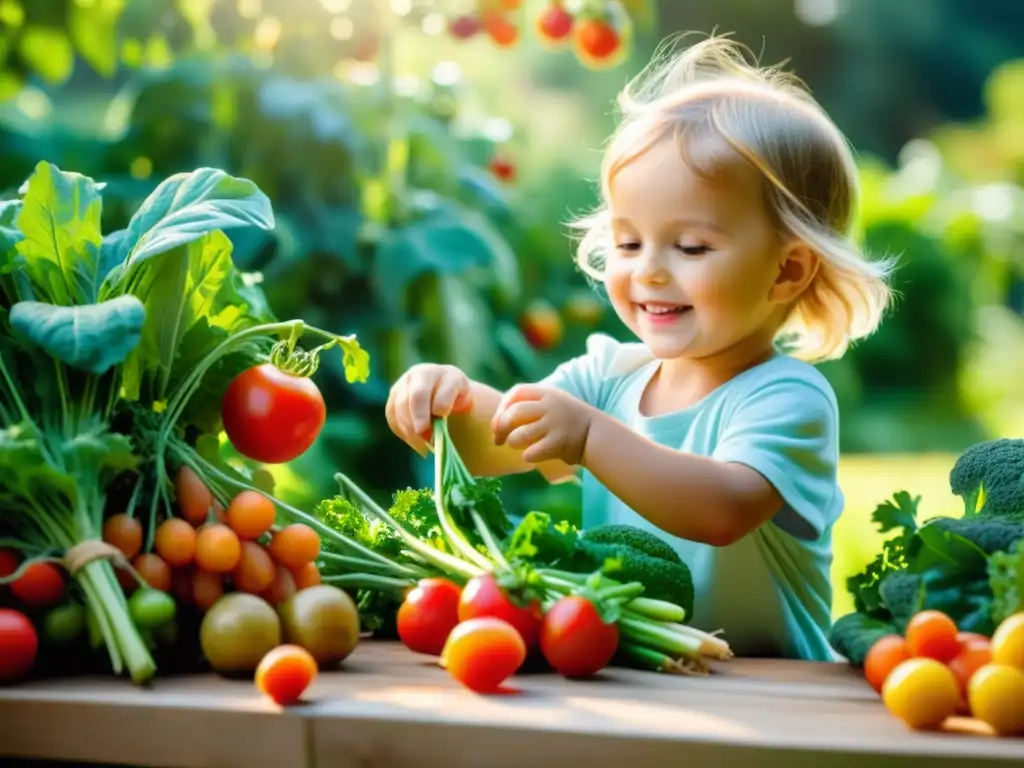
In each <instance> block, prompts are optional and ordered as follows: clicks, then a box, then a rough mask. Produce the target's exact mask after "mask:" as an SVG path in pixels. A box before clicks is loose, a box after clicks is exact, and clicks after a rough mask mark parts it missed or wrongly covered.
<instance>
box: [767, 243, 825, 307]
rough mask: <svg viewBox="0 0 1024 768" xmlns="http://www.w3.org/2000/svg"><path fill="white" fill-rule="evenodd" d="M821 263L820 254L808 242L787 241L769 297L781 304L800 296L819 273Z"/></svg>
mask: <svg viewBox="0 0 1024 768" xmlns="http://www.w3.org/2000/svg"><path fill="white" fill-rule="evenodd" d="M819 264H820V259H819V257H818V254H817V253H816V252H815V251H814V249H812V248H811V247H809V246H808V245H807V244H806V243H803V242H800V241H799V240H797V241H793V242H790V243H787V244H786V245H784V246H783V249H782V253H781V254H780V259H779V274H778V275H777V276H776V278H775V283H774V284H773V285H772V289H771V292H770V293H769V296H768V298H769V299H770V300H771V301H777V302H779V303H781V304H786V303H788V302H791V301H793V300H794V299H796V298H798V297H799V296H800V294H802V293H803V292H804V291H805V290H806V289H807V286H808V285H810V284H811V280H813V279H814V276H815V275H816V274H817V273H818V265H819Z"/></svg>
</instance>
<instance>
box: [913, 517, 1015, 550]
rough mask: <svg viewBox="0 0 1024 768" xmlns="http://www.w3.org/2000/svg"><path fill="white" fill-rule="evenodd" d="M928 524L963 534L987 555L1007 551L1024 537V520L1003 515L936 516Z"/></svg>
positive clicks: (959, 534)
mask: <svg viewBox="0 0 1024 768" xmlns="http://www.w3.org/2000/svg"><path fill="white" fill-rule="evenodd" d="M928 525H929V526H936V527H938V528H941V529H942V530H944V531H948V532H949V533H953V534H956V535H957V536H962V537H963V538H965V539H967V540H968V541H969V542H971V543H972V544H974V545H975V546H977V547H978V549H980V550H981V551H982V552H984V553H985V554H986V555H991V554H993V553H995V552H1006V551H1008V550H1010V549H1011V548H1012V547H1013V545H1014V544H1016V543H1017V542H1018V541H1020V540H1021V539H1024V521H1022V522H1017V521H1015V520H1007V519H1004V518H1002V517H988V516H985V515H982V516H978V515H975V516H973V517H935V518H932V519H931V520H929V521H928Z"/></svg>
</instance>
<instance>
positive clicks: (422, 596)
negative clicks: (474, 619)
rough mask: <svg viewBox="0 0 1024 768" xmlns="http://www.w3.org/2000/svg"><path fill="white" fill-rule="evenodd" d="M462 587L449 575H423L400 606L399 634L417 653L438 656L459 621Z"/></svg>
mask: <svg viewBox="0 0 1024 768" xmlns="http://www.w3.org/2000/svg"><path fill="white" fill-rule="evenodd" d="M461 596H462V590H461V589H459V586H458V585H457V584H455V583H454V582H452V581H449V580H448V579H443V578H429V579H420V581H419V582H418V583H417V584H416V586H415V587H414V588H413V589H411V590H410V591H409V594H407V595H406V596H405V600H403V601H402V605H401V606H400V607H399V608H398V617H397V629H398V637H399V638H400V639H401V641H402V642H403V643H405V645H406V647H407V648H409V650H411V651H415V652H416V653H425V654H428V655H430V656H437V655H439V654H440V653H441V652H442V651H443V650H444V644H445V643H446V642H447V641H448V635H449V634H451V631H452V630H453V629H454V628H455V626H456V625H457V624H458V623H459V599H460V598H461Z"/></svg>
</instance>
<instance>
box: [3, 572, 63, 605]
mask: <svg viewBox="0 0 1024 768" xmlns="http://www.w3.org/2000/svg"><path fill="white" fill-rule="evenodd" d="M11 592H12V593H14V596H15V597H16V598H18V600H20V601H21V602H22V603H24V604H25V605H27V606H31V607H32V608H49V607H50V606H52V605H56V604H57V603H59V602H60V599H61V597H63V596H64V576H63V575H62V574H61V572H60V570H59V569H58V568H57V566H55V565H54V564H53V563H32V565H30V566H29V567H28V568H26V569H25V570H24V571H22V573H21V576H19V577H18V578H17V579H16V580H15V581H14V582H13V583H12V584H11Z"/></svg>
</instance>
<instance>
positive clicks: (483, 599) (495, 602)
mask: <svg viewBox="0 0 1024 768" xmlns="http://www.w3.org/2000/svg"><path fill="white" fill-rule="evenodd" d="M483 616H491V617H494V618H497V619H502V620H504V621H506V622H508V623H509V624H511V625H512V626H513V627H515V629H516V631H518V632H519V635H520V636H521V637H522V638H523V642H524V643H526V647H527V649H532V648H534V646H535V645H536V644H537V638H538V636H539V635H540V625H541V620H542V619H543V614H542V612H541V609H540V603H539V602H538V601H534V602H532V603H531V604H530V606H529V607H521V606H519V605H516V604H515V603H513V602H512V600H511V599H510V598H509V596H508V595H506V594H505V590H503V589H502V588H501V587H500V586H498V582H497V580H496V579H495V578H494V576H493V575H492V574H490V573H485V574H483V575H481V576H474V577H473V578H472V579H470V580H469V582H468V583H467V584H466V586H465V587H464V588H463V590H462V597H461V598H460V600H459V621H467V620H469V619H476V618H479V617H483Z"/></svg>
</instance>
